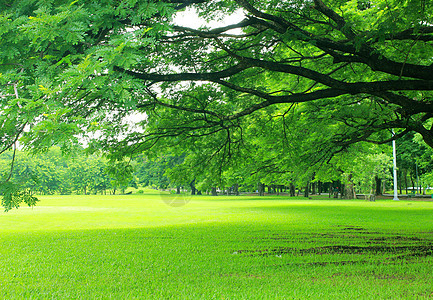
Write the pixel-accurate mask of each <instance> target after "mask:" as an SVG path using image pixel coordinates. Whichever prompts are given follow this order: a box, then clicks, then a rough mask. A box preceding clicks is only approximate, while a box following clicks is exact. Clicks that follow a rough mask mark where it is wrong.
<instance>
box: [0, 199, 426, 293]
mask: <svg viewBox="0 0 433 300" xmlns="http://www.w3.org/2000/svg"><path fill="white" fill-rule="evenodd" d="M169 197H170V196H168V195H165V196H164V195H160V194H158V193H155V194H144V195H125V196H43V197H40V199H41V202H40V203H39V205H38V206H37V207H35V208H33V209H32V208H27V207H23V208H20V209H19V210H13V211H10V212H8V213H3V212H1V213H0V299H65V298H67V299H433V275H432V270H433V202H423V201H399V202H396V201H392V200H379V201H377V202H366V201H363V200H350V201H348V200H334V199H332V200H329V199H327V198H324V199H320V200H319V199H315V198H313V199H312V200H305V199H303V198H296V199H293V198H292V199H290V198H288V197H281V196H280V197H276V196H274V197H262V198H259V197H246V196H245V197H221V196H219V197H210V196H197V197H194V198H191V199H190V202H189V203H187V204H186V205H185V206H182V207H173V206H169V205H167V202H169V200H170V198H169ZM163 199H164V200H166V201H162V200H163Z"/></svg>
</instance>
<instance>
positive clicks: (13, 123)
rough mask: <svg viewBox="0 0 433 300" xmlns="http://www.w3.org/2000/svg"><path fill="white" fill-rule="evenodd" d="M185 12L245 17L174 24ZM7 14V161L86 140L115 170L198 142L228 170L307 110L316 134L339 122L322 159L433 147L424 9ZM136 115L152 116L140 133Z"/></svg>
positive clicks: (220, 7)
mask: <svg viewBox="0 0 433 300" xmlns="http://www.w3.org/2000/svg"><path fill="white" fill-rule="evenodd" d="M186 7H193V8H195V9H196V11H197V12H198V13H199V14H200V15H202V16H205V17H206V18H207V19H213V18H219V17H221V16H223V15H227V14H230V13H232V12H233V11H235V10H236V9H242V10H243V11H244V13H245V19H244V20H242V21H240V22H238V23H236V24H232V25H229V26H225V27H220V28H206V27H202V28H200V29H191V28H185V27H182V26H178V25H176V24H174V23H173V21H172V16H173V14H174V13H175V12H176V11H179V10H182V9H184V8H186ZM0 11H1V15H0V24H1V28H2V31H1V32H0V35H1V36H0V68H1V73H2V75H1V77H0V84H1V88H0V89H1V90H0V95H1V97H0V99H1V100H0V101H1V114H0V124H1V133H0V139H1V142H2V143H1V145H2V146H1V147H2V148H1V149H0V152H3V151H4V150H5V149H8V148H11V147H12V146H13V144H14V143H15V142H16V141H17V140H18V139H20V140H21V142H22V143H23V144H25V145H26V147H27V148H30V149H34V148H38V149H47V148H48V147H49V146H50V145H52V144H53V143H54V144H57V145H60V146H61V147H62V149H65V150H67V149H68V148H70V147H71V143H72V144H73V143H77V142H78V138H77V136H78V135H80V134H81V135H82V136H83V135H86V136H87V137H88V138H89V139H91V141H90V147H91V148H93V149H98V150H99V149H103V150H104V151H109V152H111V155H110V158H111V159H114V160H119V161H121V160H122V159H123V158H122V157H123V156H127V157H128V156H131V155H133V153H139V152H141V151H144V150H148V149H151V148H155V147H172V148H178V149H180V148H183V149H184V150H187V149H191V148H192V147H194V146H195V145H196V144H201V149H202V150H205V151H204V153H205V154H203V155H206V156H207V159H205V160H203V161H208V159H209V158H212V159H214V160H217V161H219V165H220V166H224V165H227V164H228V159H233V158H235V157H236V156H238V157H241V156H242V153H243V152H244V151H245V148H244V141H245V138H246V137H245V136H244V130H245V128H247V127H248V126H249V124H250V122H251V121H255V120H257V119H260V118H261V117H262V116H263V115H265V117H266V115H267V113H268V111H277V110H285V111H284V112H283V113H282V116H283V117H281V118H282V119H284V116H285V114H287V113H288V112H290V110H291V109H293V108H295V107H297V106H301V104H304V105H302V107H303V109H305V114H306V117H307V118H308V119H309V120H311V121H312V123H310V124H316V123H320V122H325V123H326V124H327V125H329V126H328V129H329V131H328V134H329V135H328V136H327V138H326V139H325V140H324V141H323V142H322V141H320V143H318V144H319V145H321V146H322V147H320V153H319V154H317V156H320V159H322V160H325V161H326V160H329V159H330V158H331V157H332V156H333V155H334V154H335V153H339V152H342V151H345V150H346V149H347V148H348V147H349V146H350V145H351V144H353V143H357V142H360V141H368V142H372V143H379V144H380V143H387V142H389V141H390V140H391V139H394V138H401V137H403V136H404V135H406V134H408V133H409V132H412V131H413V132H417V133H418V134H420V136H422V138H423V140H424V141H425V143H426V144H428V145H429V146H430V147H433V130H432V124H431V120H432V116H433V115H432V113H433V103H432V100H431V99H432V98H431V96H432V92H431V91H432V89H433V66H432V62H433V61H432V56H431V50H430V48H431V44H432V41H433V26H431V24H432V16H433V7H431V6H427V5H425V1H422V0H418V1H417V0H412V1H397V0H387V1H384V0H377V1H339V0H329V1H326V2H323V1H321V0H314V1H297V0H294V1H284V2H281V1H276V0H267V1H248V0H235V1H218V0H165V1H135V0H131V1H121V2H120V1H118V0H98V1H72V2H71V1H70V0H58V1H36V0H27V1H12V2H10V1H2V2H1V3H0ZM232 29H240V30H241V33H232V32H230V30H232ZM135 112H138V113H141V114H144V115H145V116H146V118H143V119H142V120H141V121H139V122H137V124H136V125H137V127H133V128H131V126H128V124H127V123H125V122H124V120H125V118H127V117H128V116H130V115H131V113H135ZM392 128H394V129H396V132H397V134H396V135H395V136H393V135H391V133H390V131H391V129H392ZM317 129H318V128H317V127H316V126H312V127H311V128H309V129H307V131H306V132H305V134H306V136H310V137H311V138H313V137H314V134H315V132H316V130H317ZM265 131H266V130H265ZM92 133H93V134H92ZM309 145H313V144H312V143H310V144H309ZM319 145H316V146H315V147H317V148H319V147H318V146H319ZM179 151H180V150H179ZM276 151H278V149H277V150H276ZM280 151H283V149H280ZM307 153H313V151H311V150H308V151H307ZM220 173H221V174H222V172H220Z"/></svg>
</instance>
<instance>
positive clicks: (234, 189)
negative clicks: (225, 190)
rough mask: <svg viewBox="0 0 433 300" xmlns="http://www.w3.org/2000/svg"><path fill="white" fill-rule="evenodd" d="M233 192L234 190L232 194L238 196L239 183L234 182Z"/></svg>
mask: <svg viewBox="0 0 433 300" xmlns="http://www.w3.org/2000/svg"><path fill="white" fill-rule="evenodd" d="M233 192H234V194H235V195H236V196H239V184H237V183H236V184H235V185H234V186H233Z"/></svg>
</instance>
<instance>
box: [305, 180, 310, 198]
mask: <svg viewBox="0 0 433 300" xmlns="http://www.w3.org/2000/svg"><path fill="white" fill-rule="evenodd" d="M309 196H310V182H307V185H306V186H305V191H304V197H307V198H308V197H309Z"/></svg>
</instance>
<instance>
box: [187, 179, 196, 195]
mask: <svg viewBox="0 0 433 300" xmlns="http://www.w3.org/2000/svg"><path fill="white" fill-rule="evenodd" d="M189 186H190V188H191V195H195V194H196V192H197V189H196V188H195V179H194V180H193V181H191V183H190V184H189Z"/></svg>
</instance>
